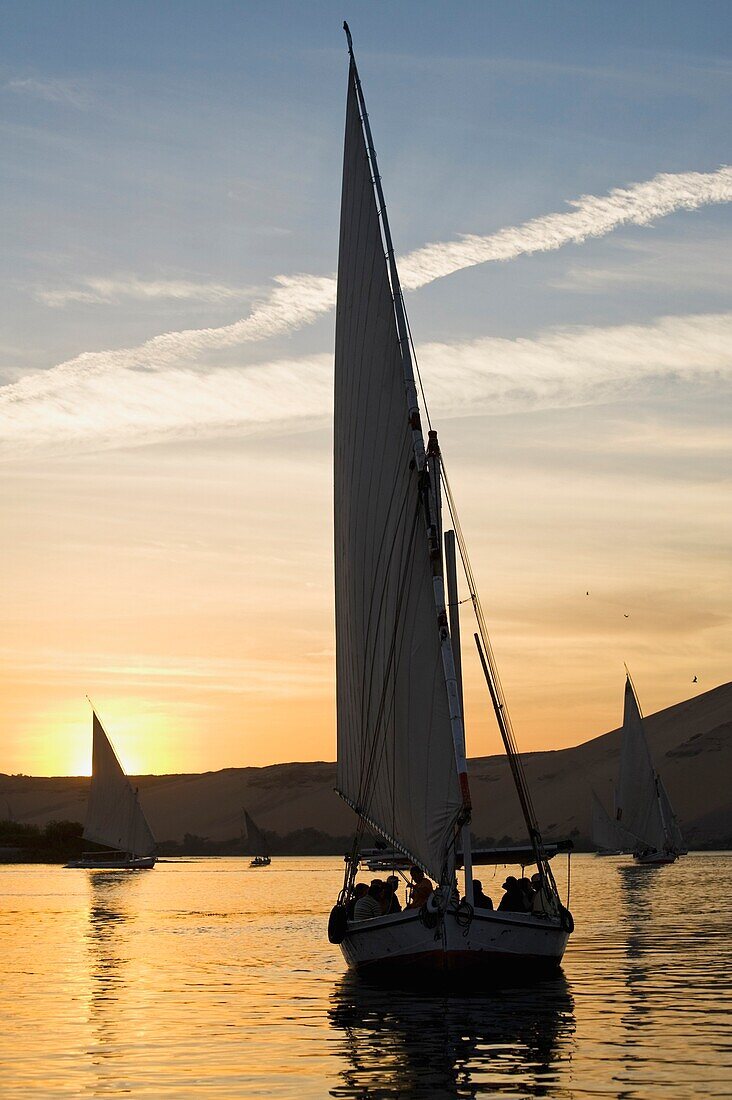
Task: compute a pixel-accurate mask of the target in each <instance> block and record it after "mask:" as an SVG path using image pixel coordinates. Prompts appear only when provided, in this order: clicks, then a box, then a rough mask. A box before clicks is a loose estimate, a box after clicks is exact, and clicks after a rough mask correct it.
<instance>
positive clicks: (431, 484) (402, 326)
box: [343, 23, 471, 826]
mask: <svg viewBox="0 0 732 1100" xmlns="http://www.w3.org/2000/svg"><path fill="white" fill-rule="evenodd" d="M343 29H344V31H345V33H346V39H347V42H348V54H349V57H350V63H351V72H352V76H353V81H354V86H355V90H356V96H357V100H358V106H359V112H360V115H361V124H362V126H363V133H364V138H365V141H366V148H367V151H368V157H369V162H370V165H371V177H372V182H373V186H374V191H375V195H376V200H377V208H378V212H379V220H380V223H381V230H382V234H383V239H384V244H385V251H386V261H387V266H388V271H389V281H390V283H391V297H392V301H393V304H394V315H395V320H396V328H397V338H398V341H399V350H400V354H401V362H402V370H403V375H404V390H405V395H406V400H407V418H408V423H409V427H410V431H411V439H412V448H413V452H414V461H415V464H416V468H417V470H418V471H419V474H420V478H419V492H420V497H421V500H422V504H423V510H424V520H425V526H426V535H427V543H428V548H429V556H430V561H431V565H432V585H433V594H434V601H435V612H436V619H437V624H436V625H437V629H438V632H439V638H440V654H441V658H442V667H443V673H444V677H445V687H446V691H447V699H448V707H449V715H450V728H451V732H452V740H453V749H454V753H455V763H456V767H457V773H458V780H459V784H460V793H461V798H462V811H461V815H460V818H461V820H460V825H461V826H462V825H463V824H464V823H466V822H469V821H470V813H471V801H470V787H469V784H468V770H467V762H466V759H465V736H464V730H463V718H462V707H461V705H460V695H459V688H458V679H457V673H456V669H455V659H454V655H453V650H452V644H451V641H450V630H449V626H448V617H447V607H446V603H445V583H444V577H443V561H442V547H441V545H440V537H441V535H440V530H441V518H440V499H439V489H440V466H441V462H440V457H441V456H440V448H439V444H438V441H437V433H436V432H432V431H430V433H429V446H428V448H427V449H426V450H425V444H424V436H423V434H422V423H421V419H420V412H419V403H418V401H417V387H416V383H415V377H414V368H413V364H412V353H411V344H410V337H409V326H408V324H407V318H406V311H405V308H404V298H403V294H402V288H401V283H400V281H399V272H398V269H397V264H396V256H395V253H394V244H393V241H392V236H391V229H390V226H389V218H388V215H387V211H386V200H385V198H384V191H383V188H382V185H381V176H380V174H379V167H378V162H377V159H376V151H375V149H374V143H373V138H372V135H371V124H370V122H369V116H368V112H367V110H366V101H365V98H364V94H363V88H362V87H361V80H360V78H359V75H358V68H357V66H356V59H355V57H354V53H353V40H352V38H351V32H350V30H349V27H348V24H347V23H344V24H343Z"/></svg>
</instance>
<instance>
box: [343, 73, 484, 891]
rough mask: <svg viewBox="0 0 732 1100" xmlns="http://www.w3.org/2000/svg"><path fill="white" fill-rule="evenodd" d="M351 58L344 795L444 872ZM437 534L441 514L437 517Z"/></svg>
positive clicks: (390, 313) (451, 774)
mask: <svg viewBox="0 0 732 1100" xmlns="http://www.w3.org/2000/svg"><path fill="white" fill-rule="evenodd" d="M355 80H356V74H355V67H354V64H353V62H351V70H350V73H349V89H348V106H347V115H346V140H345V151H344V160H343V191H342V199H341V226H340V247H339V255H338V301H337V307H336V352H335V426H334V480H335V499H334V514H335V582H336V679H337V715H338V777H337V789H338V792H339V794H341V795H342V797H343V798H344V799H345V801H346V802H347V803H348V804H349V805H350V806H351V807H352V808H353V809H354V810H355V811H356V812H357V813H358V814H359V816H360V817H361V819H362V821H363V822H365V823H367V824H368V825H369V826H370V827H371V828H373V829H375V830H377V831H378V832H379V833H380V834H381V835H382V836H383V837H385V838H386V839H387V840H388V841H389V842H390V843H391V844H393V845H394V846H395V847H396V848H398V849H399V850H400V851H402V852H404V853H405V854H407V855H408V856H409V857H410V858H411V859H413V860H415V861H416V862H417V863H420V864H421V865H422V866H423V867H424V868H425V869H426V870H427V871H428V872H429V873H430V874H431V875H432V877H433V878H439V877H440V875H441V873H442V871H443V867H444V866H445V862H446V859H447V856H448V851H449V848H450V845H451V843H452V841H453V836H454V827H455V823H456V821H457V819H458V817H459V815H460V812H461V809H462V805H463V801H462V796H461V792H460V787H459V784H458V776H457V769H456V763H455V749H454V742H453V734H452V729H451V725H450V713H449V706H448V697H447V688H446V683H445V672H444V669H443V665H442V658H441V651H440V634H439V632H438V624H437V618H436V610H435V594H434V579H433V574H432V567H431V563H430V557H429V552H428V546H427V540H426V538H425V517H424V514H423V511H422V504H421V497H420V492H419V488H418V485H419V479H420V478H421V477H423V476H424V475H423V473H422V472H421V471H420V470H418V469H416V467H415V462H414V459H413V441H412V427H411V426H410V422H409V418H408V413H409V408H408V403H407V399H406V396H405V380H404V368H403V363H402V355H401V351H400V344H399V337H398V333H397V325H396V320H395V314H394V302H393V300H392V288H391V286H390V283H389V277H388V273H387V264H386V261H385V258H384V251H385V247H384V242H383V240H382V234H381V228H380V225H379V212H378V210H377V204H376V199H375V196H374V187H373V184H372V178H371V164H370V161H369V156H368V152H367V147H366V143H365V140H364V134H363V128H362V125H361V118H360V113H359V105H358V100H357V94H356V85H355ZM433 522H434V523H435V526H436V530H437V532H438V535H439V531H440V529H441V521H440V516H439V514H438V515H436V516H434V517H433Z"/></svg>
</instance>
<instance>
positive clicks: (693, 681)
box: [691, 676, 699, 684]
mask: <svg viewBox="0 0 732 1100" xmlns="http://www.w3.org/2000/svg"><path fill="white" fill-rule="evenodd" d="M691 682H692V684H698V683H699V677H698V676H695V677H694V679H693V680H692V681H691Z"/></svg>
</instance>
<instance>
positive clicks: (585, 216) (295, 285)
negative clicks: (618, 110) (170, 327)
mask: <svg viewBox="0 0 732 1100" xmlns="http://www.w3.org/2000/svg"><path fill="white" fill-rule="evenodd" d="M731 200H732V168H729V167H722V168H720V169H718V170H717V171H716V172H708V173H703V172H685V173H681V174H678V175H670V174H661V175H658V176H655V177H654V178H653V179H652V180H649V181H647V182H646V183H638V184H633V185H632V186H631V187H628V188H623V189H621V188H618V189H615V190H613V191H611V192H610V193H609V194H608V195H604V196H600V197H598V196H592V195H586V196H584V197H583V198H581V199H578V200H575V201H573V202H571V203H570V205H571V206H574V207H575V209H574V210H573V211H572V212H570V213H566V214H549V215H547V216H545V217H542V218H535V219H534V220H533V221H529V222H524V223H523V225H519V226H514V227H512V228H507V229H501V230H499V232H498V233H492V234H488V235H487V236H483V237H479V236H465V237H461V238H460V239H459V240H457V241H449V242H446V243H442V244H430V245H426V246H425V247H424V248H420V249H417V250H416V251H414V252H410V253H408V254H407V255H406V256H405V257H404V258H403V259H402V260H401V261H400V269H401V272H402V277H403V281H404V286H405V287H406V288H407V289H411V290H414V289H417V288H418V287H421V286H424V285H425V284H426V283H429V282H432V281H433V280H435V279H439V278H443V277H444V276H446V275H450V274H452V273H454V272H456V271H459V270H461V269H463V268H467V267H472V266H475V265H476V264H482V263H488V262H495V261H498V260H511V259H516V258H517V257H518V256H521V255H527V254H529V253H533V252H547V251H551V250H552V249H557V248H561V247H562V246H563V245H565V244H569V243H572V242H574V243H578V242H581V241H584V240H587V239H588V238H590V237H601V236H603V235H605V234H607V233H610V232H612V230H614V229H617V228H618V227H620V226H622V225H648V224H649V223H650V222H651V221H653V220H655V219H657V218H661V217H665V216H667V215H669V214H672V213H673V212H674V211H677V210H693V209H696V208H697V207H699V206H703V205H705V204H709V203H721V202H729V201H731ZM273 281H274V284H275V285H274V288H273V289H272V290H271V291H270V293H269V294H268V295H267V296H266V297H265V298H263V299H262V300H261V301H259V302H257V303H255V305H254V308H253V309H252V312H251V313H250V314H249V316H248V317H244V318H242V319H241V320H239V321H235V322H234V323H233V324H230V325H224V326H221V327H217V328H206V329H185V330H182V331H180V332H168V333H164V334H162V335H160V336H156V337H154V338H153V339H151V340H148V341H146V342H145V343H144V344H140V345H138V346H137V347H132V348H121V349H116V350H109V351H100V352H86V353H84V354H83V355H80V356H77V357H76V358H75V359H71V360H68V361H67V362H65V363H61V364H59V366H57V367H54V368H52V369H51V370H49V371H47V372H46V376H47V377H41V376H38V375H33V376H30V377H29V380H28V384H29V387H30V388H31V389H33V388H34V387H39V388H40V390H41V391H43V390H45V389H46V388H47V386H48V385H51V386H53V387H54V388H55V387H57V386H58V383H59V379H60V378H61V377H68V380H69V382H70V383H73V381H74V380H75V379H76V378H77V376H78V373H79V372H80V371H82V372H84V373H88V374H98V373H100V372H104V371H117V370H125V369H129V368H131V367H134V368H136V369H138V370H140V369H146V370H156V369H161V368H163V367H165V366H167V365H169V364H172V363H176V362H177V363H183V362H185V361H186V360H191V359H194V358H195V357H197V356H199V355H202V354H204V353H206V352H212V351H217V350H223V349H226V348H230V347H233V346H235V345H237V344H243V343H246V342H248V341H255V340H264V339H266V338H268V337H272V336H277V335H281V334H282V333H288V332H292V331H294V330H296V329H298V328H301V327H302V326H303V325H308V324H311V323H312V322H313V321H315V320H317V318H318V317H320V316H322V315H323V314H325V313H328V312H329V311H330V310H331V309H332V308H333V305H334V303H335V296H336V281H335V279H334V278H333V277H332V276H317V275H305V274H302V275H278V276H276V277H275V278H274V280H273Z"/></svg>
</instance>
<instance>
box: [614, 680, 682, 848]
mask: <svg viewBox="0 0 732 1100" xmlns="http://www.w3.org/2000/svg"><path fill="white" fill-rule="evenodd" d="M657 778H658V777H657V776H656V771H655V768H654V767H653V760H652V759H651V751H650V749H649V747H648V741H647V740H646V734H645V730H644V729H643V718H642V716H641V713H640V708H639V707H638V701H637V699H636V697H635V692H634V691H633V685H632V683H631V680H630V677H629V676H628V677H627V678H626V681H625V705H624V708H623V743H622V747H621V751H620V775H619V778H618V789H617V798H616V819H617V822H618V824H619V825H620V826H621V827H622V828H623V829H625V830H626V831H627V832H628V833H630V834H631V836H633V837H634V838H635V840H636V842H637V843H639V844H641V845H645V846H647V847H648V848H655V849H656V850H657V851H659V852H660V851H662V850H663V849H664V848H665V847H667V846H668V845H669V843H670V836H669V835H668V831H667V829H666V827H665V824H664V820H663V812H662V809H661V802H660V798H659V792H658V785H657Z"/></svg>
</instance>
